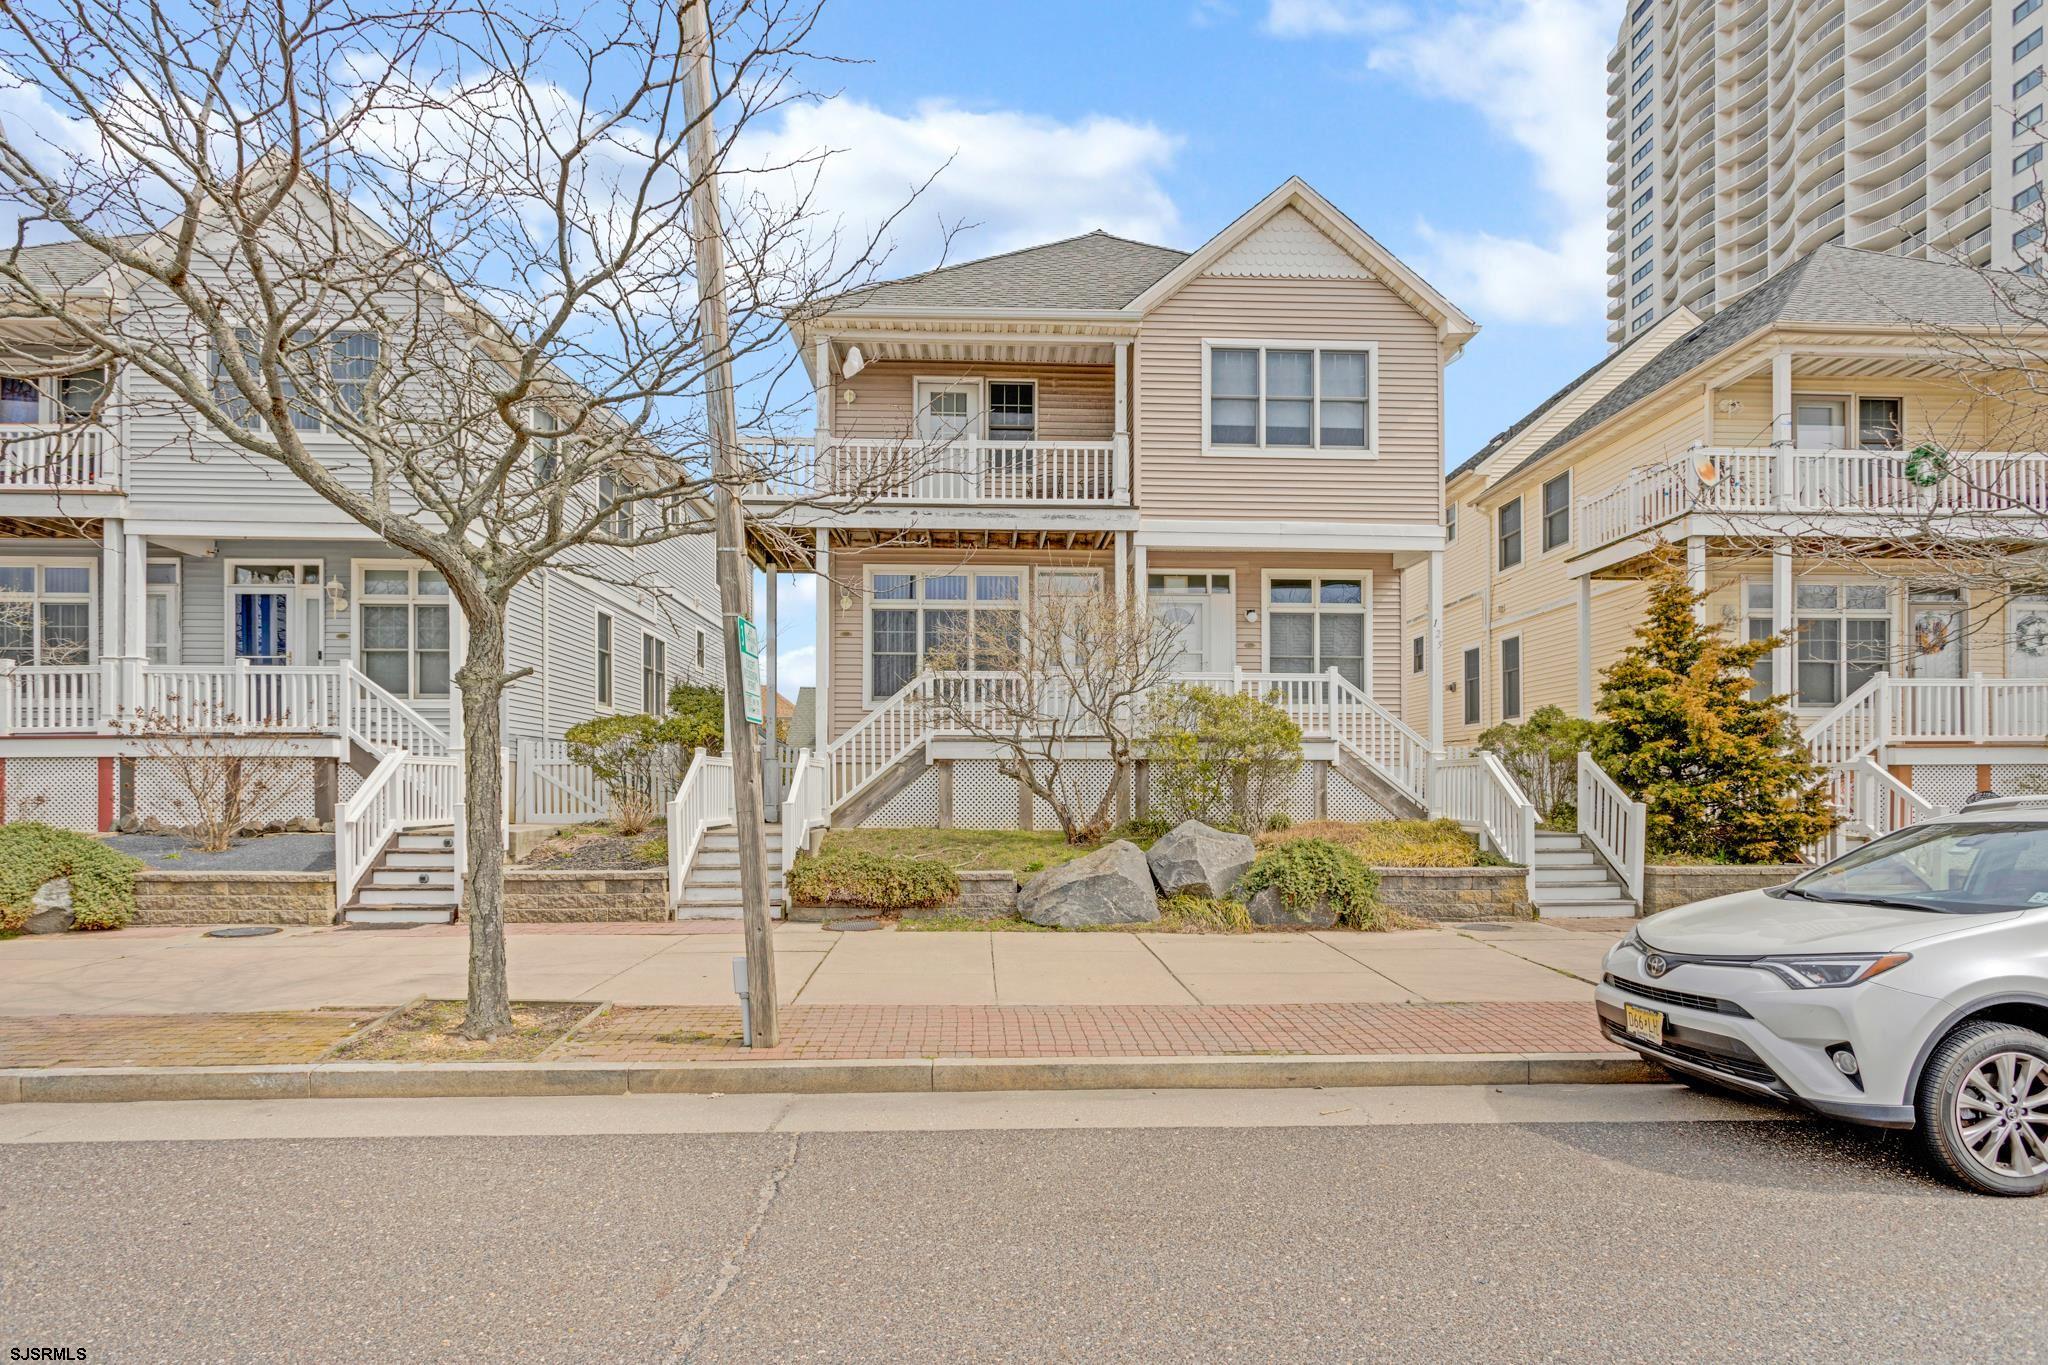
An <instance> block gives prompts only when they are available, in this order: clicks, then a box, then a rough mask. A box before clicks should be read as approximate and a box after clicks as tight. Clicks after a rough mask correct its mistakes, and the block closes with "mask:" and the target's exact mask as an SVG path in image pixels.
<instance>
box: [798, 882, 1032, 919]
mask: <svg viewBox="0 0 2048 1365" xmlns="http://www.w3.org/2000/svg"><path fill="white" fill-rule="evenodd" d="M959 877H960V895H959V897H958V898H957V899H954V900H950V901H947V902H946V903H945V904H944V905H933V906H927V907H919V908H917V909H912V910H903V911H899V912H898V913H899V914H900V915H901V917H902V918H904V919H936V918H938V917H939V916H941V915H965V916H967V917H968V918H969V919H1002V918H1003V917H1005V916H1007V915H1014V914H1016V913H1017V876H1016V874H1015V873H1013V872H1004V871H1000V870H998V871H994V872H962V873H960V874H959ZM886 913H888V912H887V911H883V910H870V909H867V908H865V907H862V906H852V905H793V906H791V907H790V908H789V917H790V919H792V920H794V921H796V922H797V923H799V924H824V923H827V922H829V921H832V920H843V919H872V918H873V917H874V916H876V915H881V914H886Z"/></svg>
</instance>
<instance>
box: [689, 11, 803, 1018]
mask: <svg viewBox="0 0 2048 1365" xmlns="http://www.w3.org/2000/svg"><path fill="white" fill-rule="evenodd" d="M709 2H710V0H691V3H689V4H687V5H686V6H685V7H684V9H683V15H682V21H683V38H684V41H685V42H686V43H687V44H688V45H689V47H690V79H689V81H688V82H687V83H686V84H685V85H684V87H683V112H684V114H685V116H686V117H687V118H688V119H689V120H690V129H689V138H688V143H687V145H686V148H685V150H686V151H687V153H688V156H689V168H690V183H691V188H690V227H691V230H692V231H693V233H694V234H695V236H696V263H697V325H698V327H697V329H698V331H699V332H700V333H701V334H702V337H703V346H704V353H705V356H706V358H707V360H708V362H709V363H708V364H707V366H706V367H705V381H704V416H705V425H706V429H707V431H708V432H709V434H710V437H711V445H712V454H713V457H714V458H713V464H712V470H713V476H714V478H715V480H716V483H717V487H716V489H715V490H714V492H713V495H712V498H713V506H714V508H715V511H716V514H717V537H718V605H719V610H720V613H721V614H722V616H723V618H724V623H723V631H724V636H725V753H726V757H727V758H728V759H730V760H731V761H732V805H733V824H734V826H735V827H736V832H737V834H738V836H739V846H740V907H741V911H742V914H743V916H744V923H745V926H746V945H747V947H746V951H747V1021H748V1023H749V1024H750V1025H751V1037H752V1039H753V1044H754V1046H755V1047H774V1046H775V1044H776V1042H777V1041H778V1040H779V1038H780V1037H781V1023H780V1020H779V1017H778V1014H777V1010H776V1003H775V946H774V943H773V941H772V940H771V939H770V937H769V929H768V854H767V849H766V847H765V846H764V845H763V844H762V841H761V762H760V751H759V748H758V746H757V744H756V742H755V736H754V731H753V727H751V726H750V725H749V724H748V723H747V688H746V671H745V664H744V662H743V661H742V660H741V658H740V617H741V616H742V615H743V614H744V613H745V611H746V606H747V586H748V579H749V570H750V565H749V563H748V561H747V558H746V548H745V532H744V527H743V525H742V523H741V518H740V500H739V491H738V483H739V478H740V462H739V431H738V430H737V428H736V427H735V426H734V418H733V397H732V355H731V351H730V349H729V344H728V340H727V338H728V328H727V324H726V315H725V241H724V237H723V234H722V230H721V228H720V226H719V217H718V185H717V182H716V178H715V176H714V175H713V171H712V163H713V158H714V149H715V148H716V146H717V139H716V138H715V137H714V136H713V131H712V126H711V97H712V72H711V32H710V23H709V18H708V15H707V13H706V10H707V8H708V6H709Z"/></svg>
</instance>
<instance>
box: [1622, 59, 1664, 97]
mask: <svg viewBox="0 0 2048 1365" xmlns="http://www.w3.org/2000/svg"><path fill="white" fill-rule="evenodd" d="M1656 74H1657V68H1656V67H1654V66H1653V67H1651V68H1650V69H1649V70H1648V71H1645V72H1644V73H1643V74H1642V75H1640V76H1638V77H1636V80H1635V84H1634V85H1631V86H1630V87H1629V88H1628V92H1629V94H1631V95H1633V94H1635V92H1636V91H1638V90H1640V89H1642V88H1643V87H1644V86H1646V85H1648V84H1649V83H1650V78H1651V77H1652V76H1654V75H1656Z"/></svg>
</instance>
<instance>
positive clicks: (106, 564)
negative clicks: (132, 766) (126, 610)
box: [93, 517, 127, 728]
mask: <svg viewBox="0 0 2048 1365" xmlns="http://www.w3.org/2000/svg"><path fill="white" fill-rule="evenodd" d="M126 548H127V546H126V540H125V537H124V536H123V535H122V521H121V518H119V517H107V518H105V519H104V520H102V521H101V522H100V622H99V625H100V628H99V639H98V640H96V641H94V642H93V647H94V648H95V649H97V650H98V651H99V661H100V715H99V722H100V725H101V727H102V728H105V727H106V726H108V725H110V724H111V723H112V722H113V720H114V718H115V717H117V716H119V715H120V714H121V710H122V706H123V704H124V702H125V701H126V698H124V697H123V696H122V694H121V657H122V652H123V651H122V645H123V643H124V642H125V640H126V639H127V636H126V635H125V634H124V633H123V632H122V629H121V609H122V607H123V605H125V603H126V601H127V586H126V585H127V576H126V574H125V573H124V571H123V564H124V563H125V562H126V560H127V554H126Z"/></svg>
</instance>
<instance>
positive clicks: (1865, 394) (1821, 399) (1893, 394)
mask: <svg viewBox="0 0 2048 1365" xmlns="http://www.w3.org/2000/svg"><path fill="white" fill-rule="evenodd" d="M1866 398H1873V399H1886V400H1889V401H1891V402H1894V403H1897V404H1898V405H1899V445H1898V449H1900V450H1902V451H1903V450H1908V449H1911V447H1910V446H1908V445H1907V444H1906V424H1907V409H1908V407H1909V404H1908V402H1907V395H1906V394H1905V393H1904V392H1903V391H1901V390H1898V389H1837V390H1829V391H1826V392H1821V391H1815V392H1813V393H1806V392H1803V391H1800V390H1794V391H1793V394H1792V441H1793V447H1794V448H1795V449H1798V450H1823V449H1829V448H1830V447H1825V446H1802V445H1799V444H1798V441H1799V405H1800V404H1801V403H1840V404H1841V405H1842V444H1841V445H1840V446H1836V447H1832V448H1833V449H1838V450H1850V451H1856V450H1861V449H1862V448H1863V400H1864V399H1866ZM1816 581H1818V580H1816Z"/></svg>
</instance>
